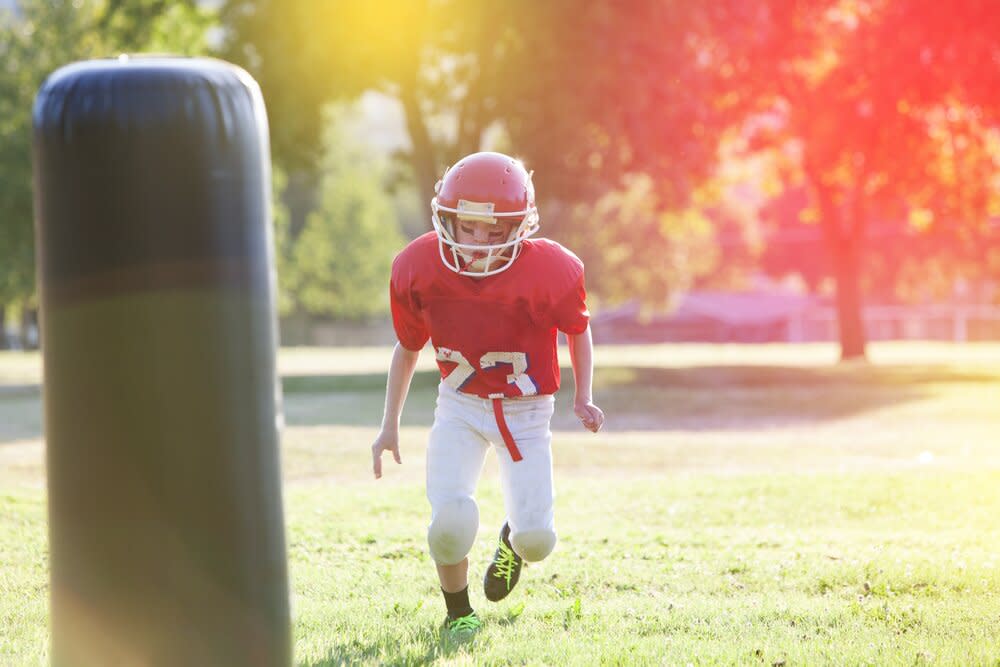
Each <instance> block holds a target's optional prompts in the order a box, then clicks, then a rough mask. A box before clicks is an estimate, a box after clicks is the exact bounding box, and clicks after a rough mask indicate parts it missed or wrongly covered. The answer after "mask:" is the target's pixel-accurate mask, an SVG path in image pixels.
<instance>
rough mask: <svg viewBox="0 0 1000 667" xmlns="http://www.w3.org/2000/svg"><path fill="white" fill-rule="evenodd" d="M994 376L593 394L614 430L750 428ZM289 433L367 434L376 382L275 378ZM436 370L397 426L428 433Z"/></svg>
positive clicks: (565, 424)
mask: <svg viewBox="0 0 1000 667" xmlns="http://www.w3.org/2000/svg"><path fill="white" fill-rule="evenodd" d="M998 380H1000V377H998V376H997V375H996V374H991V373H987V372H983V373H975V372H968V371H955V370H952V369H950V368H947V367H935V366H893V367H878V366H831V367H824V368H802V367H789V366H697V367H685V368H635V367H604V368H599V369H597V371H596V372H595V377H594V394H595V398H596V400H597V403H598V404H599V405H600V406H601V407H602V408H603V409H604V410H605V412H606V413H607V414H608V416H609V420H608V422H607V425H606V428H607V430H609V431H615V430H666V431H670V430H684V431H686V430H704V429H742V430H745V429H754V428H771V427H774V426H780V425H792V424H809V423H819V422H824V421H831V420H837V419H844V418H848V417H853V416H858V415H863V414H865V413H866V412H871V411H874V410H879V409H883V408H886V407H890V406H893V405H899V404H904V403H907V402H911V401H916V400H922V399H925V398H928V397H930V396H933V395H934V393H936V392H938V391H941V390H940V388H938V389H935V388H934V385H956V384H964V385H979V384H984V383H995V382H997V381H998ZM283 384H284V390H285V403H286V418H287V421H288V423H289V424H291V425H303V426H305V425H344V426H376V425H377V424H378V423H379V422H380V420H381V416H382V404H383V400H384V391H385V375H384V374H380V373H374V374H367V375H348V376H295V377H286V378H284V380H283ZM437 384H438V377H437V372H436V371H433V370H432V371H422V372H419V373H417V374H416V375H415V376H414V379H413V383H412V385H411V388H410V394H409V397H408V399H407V404H406V409H405V411H404V414H403V419H402V423H403V424H404V425H409V426H430V424H431V421H432V419H433V409H434V400H435V396H436V392H437ZM562 386H563V390H562V391H561V392H560V393H559V394H558V395H557V405H556V416H555V418H554V420H553V427H554V428H557V429H562V428H575V427H576V426H577V424H576V422H575V418H574V417H573V414H572V397H573V377H572V372H571V371H570V370H569V369H564V370H563V372H562Z"/></svg>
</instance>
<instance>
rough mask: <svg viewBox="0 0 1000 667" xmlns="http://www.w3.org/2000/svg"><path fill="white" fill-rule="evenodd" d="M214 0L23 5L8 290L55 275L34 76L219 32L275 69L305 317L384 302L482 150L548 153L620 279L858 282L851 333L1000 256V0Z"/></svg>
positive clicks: (284, 219) (1, 265)
mask: <svg viewBox="0 0 1000 667" xmlns="http://www.w3.org/2000/svg"><path fill="white" fill-rule="evenodd" d="M210 4H211V5H212V6H217V7H219V11H218V16H217V17H216V16H215V15H214V14H213V13H212V12H209V11H206V10H205V9H203V7H202V4H201V3H198V2H195V1H194V0H174V1H168V0H80V1H79V2H75V3H49V2H42V1H41V0H25V1H21V2H19V3H18V7H19V11H18V12H17V13H16V14H10V15H8V16H7V17H6V18H4V19H2V23H0V54H2V55H3V62H4V64H5V67H3V68H2V69H0V92H2V97H0V105H3V106H2V107H0V111H2V112H3V113H2V114H0V206H2V210H3V212H4V215H3V217H2V218H0V228H2V231H3V234H2V235H0V259H2V262H0V303H5V304H28V305H29V306H31V304H32V299H33V289H34V288H33V277H34V270H33V265H32V262H33V251H32V235H31V225H30V217H31V212H30V205H31V196H30V167H29V164H30V162H29V149H30V111H29V110H30V106H31V100H32V98H33V96H34V93H35V91H36V90H37V88H38V86H39V85H40V83H41V80H42V78H43V77H44V76H45V75H46V74H47V73H49V72H51V71H52V70H54V69H56V67H58V66H59V65H61V64H65V63H66V62H69V61H71V60H75V59H79V58H86V57H93V56H101V55H114V54H115V53H117V52H119V51H123V50H128V51H142V50H155V51H171V52H177V53H184V54H205V53H210V52H211V53H217V54H219V55H221V56H222V57H225V58H226V59H228V60H231V61H233V62H236V63H237V64H240V65H242V66H244V67H246V68H247V69H248V70H249V71H250V72H251V73H252V74H253V75H254V76H255V77H256V78H257V79H258V81H259V82H260V83H261V86H262V89H263V91H264V95H265V100H266V102H267V105H268V113H269V117H270V127H271V138H272V149H273V156H274V163H275V174H276V177H277V178H276V184H275V206H276V214H277V223H278V224H277V236H278V241H279V246H278V254H279V267H280V269H281V274H280V275H281V286H280V290H281V295H280V296H281V299H280V304H281V307H282V312H283V313H284V314H285V315H288V316H291V315H293V314H294V315H295V316H301V317H307V316H308V317H327V318H340V319H344V318H348V319H359V318H365V317H369V316H371V315H372V314H375V313H378V312H384V307H385V304H384V298H383V296H384V295H382V294H381V293H378V294H376V293H375V292H370V293H369V292H366V291H365V289H366V287H367V283H368V282H372V283H376V284H384V278H385V272H386V271H387V264H386V258H387V256H388V254H387V253H389V248H390V246H392V245H393V244H395V246H396V247H398V246H400V245H401V244H402V243H403V240H401V239H400V238H399V237H398V236H397V234H398V233H399V230H400V229H401V228H402V229H403V230H404V233H405V234H406V235H408V236H412V235H415V234H416V233H419V232H420V231H421V230H426V229H429V214H428V201H429V199H430V198H431V196H432V192H433V190H432V188H433V184H434V183H435V181H436V180H437V178H438V177H439V176H440V174H441V172H442V171H443V169H444V167H445V166H447V165H448V164H450V163H452V162H454V161H455V160H456V159H457V158H459V157H461V156H462V155H464V154H467V153H469V152H472V151H475V150H482V149H495V150H504V151H507V152H511V153H514V154H516V155H518V156H520V157H522V158H523V159H524V160H525V161H526V163H527V164H528V166H529V168H532V169H534V170H536V184H537V187H538V192H539V204H540V208H541V212H542V216H543V224H544V231H543V233H544V234H545V235H546V236H550V237H553V238H556V239H557V240H561V241H563V242H565V243H566V244H567V245H569V246H570V247H571V248H572V249H574V250H575V251H577V252H578V254H580V255H581V256H582V257H583V258H584V260H585V261H586V262H587V265H588V275H589V282H590V288H591V291H592V293H593V295H594V297H595V303H598V304H601V303H603V304H614V303H620V302H623V301H626V300H632V299H635V300H639V301H641V302H642V303H644V304H646V305H647V306H648V307H649V308H651V309H659V308H663V307H664V306H665V304H667V303H668V301H669V299H670V296H671V294H672V293H674V292H677V291H679V290H686V289H688V288H690V287H692V286H698V285H712V284H715V285H723V284H730V285H732V284H737V283H738V282H739V280H740V275H741V274H742V275H743V276H744V278H745V277H746V276H747V275H748V274H750V273H751V272H753V271H756V270H760V269H764V270H767V271H769V272H771V273H775V274H784V273H795V274H798V275H799V277H800V280H801V282H802V283H804V284H806V285H809V286H811V287H813V288H815V289H820V288H822V287H824V286H826V285H828V284H832V285H834V286H835V289H834V292H835V297H836V307H837V313H838V320H839V323H840V342H841V347H842V356H843V357H844V358H845V359H848V358H853V357H858V356H864V354H865V332H864V330H863V327H862V316H861V313H862V301H863V298H864V296H865V295H872V296H874V297H876V298H879V299H888V298H909V299H919V298H930V295H941V294H945V293H947V291H948V289H950V288H952V289H953V288H954V285H955V284H958V283H960V282H961V280H976V279H978V278H979V277H982V276H986V275H992V276H993V277H994V279H995V278H996V276H997V275H998V273H1000V256H998V255H1000V251H998V250H997V248H996V246H997V244H996V243H995V239H996V228H995V227H991V226H990V224H991V219H995V218H996V217H997V216H998V215H1000V204H998V202H997V198H998V195H997V193H998V190H1000V188H998V185H1000V183H998V173H1000V170H998V160H1000V158H998V155H1000V138H998V129H997V106H998V104H1000V93H998V91H1000V86H998V85H997V84H998V81H1000V74H998V73H1000V56H998V43H1000V39H998V38H997V35H998V34H1000V24H998V20H1000V18H998V17H1000V12H996V11H993V9H994V6H995V4H994V3H993V2H992V1H991V0H956V1H955V2H952V3H949V4H948V5H947V6H941V5H939V4H936V3H934V2H932V1H931V0H913V1H912V2H900V1H894V0H808V1H805V2H803V1H801V0H755V1H753V2H747V1H746V0H717V1H716V2H712V3H693V2H683V1H679V0H636V1H635V2H631V3H629V4H628V7H627V10H625V9H623V8H622V7H620V6H619V5H618V4H617V3H614V2H611V0H591V1H588V2H577V1H572V0H551V1H550V2H545V3H538V2H530V1H529V0H511V1H510V2H508V3H505V4H497V3H488V2H470V1H461V0H381V1H380V2H377V3H362V2H352V1H349V0H329V1H325V2H318V1H316V0H282V1H281V2H278V0H223V1H222V2H221V3H210ZM209 37H211V38H212V48H211V49H210V48H209V46H208V42H209ZM373 92H374V93H377V94H378V96H380V97H379V99H381V100H382V101H383V103H384V104H385V105H390V106H392V107H393V108H394V109H395V110H397V111H398V114H399V125H400V127H401V128H402V139H401V141H400V142H399V143H398V144H397V145H396V147H395V152H394V154H393V155H392V156H391V159H388V160H386V159H382V156H381V155H380V154H379V153H378V151H374V152H373V150H371V146H370V143H371V142H370V140H371V139H372V138H373V137H371V136H369V135H368V134H366V133H370V130H367V129H366V128H365V126H363V125H359V124H357V123H356V122H354V121H352V120H351V118H350V117H351V114H352V113H353V114H356V113H357V110H356V107H351V104H353V103H354V102H355V101H357V100H359V99H362V100H364V99H366V97H367V96H370V95H371V94H372V93H373ZM351 108H354V109H355V111H350V112H348V111H344V110H347V109H351ZM331 109H334V111H331ZM336 109H339V110H340V111H336ZM366 145H368V148H369V150H366V149H365V146H366ZM737 167H738V168H737ZM380 234H381V235H382V236H381V237H380V236H379V235H380ZM924 267H927V269H928V270H924ZM352 281H353V282H352ZM362 282H363V283H365V284H364V285H362ZM362 295H368V296H364V297H362ZM366 304H371V308H369V307H368V306H367V305H366ZM372 308H374V310H372Z"/></svg>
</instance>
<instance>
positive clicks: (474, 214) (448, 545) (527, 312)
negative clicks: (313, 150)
mask: <svg viewBox="0 0 1000 667" xmlns="http://www.w3.org/2000/svg"><path fill="white" fill-rule="evenodd" d="M435 192H436V196H435V197H434V199H433V200H432V201H431V217H432V222H433V225H434V231H433V232H428V233H426V234H424V235H423V236H421V237H419V238H417V239H415V240H414V241H412V242H411V243H410V244H409V245H407V246H406V248H404V249H403V251H402V252H400V253H399V255H397V257H396V259H395V261H394V262H393V265H392V277H391V280H390V286H389V291H390V301H391V307H392V319H393V325H394V327H395V330H396V335H397V336H398V338H399V342H398V343H397V345H396V347H395V350H394V352H393V357H392V362H391V364H390V367H389V375H388V380H387V384H386V396H385V415H384V417H383V419H382V428H381V431H380V433H379V435H378V437H377V438H376V440H375V443H374V444H373V445H372V463H373V469H374V472H375V477H376V479H377V478H379V477H381V476H382V452H384V451H389V452H392V455H393V458H394V459H395V461H396V463H400V462H401V460H400V455H399V416H400V412H401V410H402V408H403V402H404V401H405V399H406V394H407V391H408V390H409V386H410V380H411V379H412V377H413V370H414V367H415V365H416V362H417V356H418V355H419V353H420V350H421V348H423V347H424V345H425V344H426V342H427V340H428V339H430V341H431V343H432V344H433V346H434V350H435V352H436V355H437V363H438V366H439V368H440V371H441V384H440V386H439V390H438V399H437V409H436V410H435V412H434V425H433V426H432V428H431V433H430V438H429V442H428V444H427V498H428V500H429V501H430V505H431V520H430V525H429V526H428V529H427V542H428V545H429V546H430V553H431V556H432V558H433V559H434V562H435V563H436V565H437V572H438V577H439V579H440V583H441V590H442V592H443V593H444V599H445V605H446V606H447V610H448V615H447V618H446V621H445V623H446V626H447V627H448V628H449V629H450V630H453V631H465V630H475V629H477V628H478V627H479V626H480V624H481V623H480V619H479V618H478V617H477V616H476V613H475V612H474V611H473V609H472V606H471V604H470V602H469V589H468V571H469V560H468V557H467V556H468V554H469V551H470V550H471V549H472V545H473V543H474V541H475V539H476V534H477V532H478V530H479V508H478V506H477V505H476V500H475V497H474V496H475V490H476V484H477V482H478V481H479V476H480V473H481V471H482V468H483V462H484V460H485V456H486V452H487V450H488V449H489V448H490V446H491V445H492V446H493V447H494V448H495V450H496V453H497V457H498V460H499V467H500V478H501V483H502V488H503V497H504V508H505V511H506V515H507V519H506V521H505V522H504V524H503V526H502V527H501V529H500V537H499V539H498V543H497V549H496V553H495V554H494V556H493V562H492V563H490V565H489V566H488V568H487V570H486V574H485V577H484V580H483V587H484V592H485V595H486V598H487V599H488V600H491V601H498V600H501V599H503V598H504V597H506V596H507V594H508V593H510V591H511V590H512V589H513V588H514V586H515V585H516V584H517V581H518V578H519V576H520V573H521V565H522V563H523V562H524V561H529V562H534V561H540V560H542V559H543V558H545V557H546V556H548V555H549V553H550V552H551V551H552V549H553V548H554V547H555V544H556V532H555V524H554V519H553V487H552V451H551V441H552V433H551V431H550V430H549V421H550V419H551V417H552V413H553V405H554V397H553V394H554V393H555V392H556V390H557V389H558V388H559V363H558V360H557V357H556V336H557V331H562V332H564V333H565V334H566V336H567V339H568V341H569V351H570V359H571V362H572V366H573V377H574V380H575V384H576V397H575V400H574V404H573V411H574V413H575V414H576V416H577V417H578V418H579V419H580V421H581V422H582V423H583V425H584V427H586V428H587V429H589V430H591V431H593V432H595V433H596V432H597V431H599V430H600V428H601V426H602V425H603V423H604V413H603V412H602V411H601V409H600V408H598V407H597V406H596V405H594V402H593V396H592V395H591V378H592V375H593V355H592V343H591V335H590V324H589V318H590V314H589V312H588V311H587V306H586V303H585V297H586V292H585V290H584V279H583V263H582V262H581V261H580V260H579V259H578V258H577V257H576V255H574V254H573V253H572V252H570V251H569V250H567V249H566V248H564V247H563V246H561V245H559V244H558V243H556V242H554V241H549V240H546V239H530V238H529V237H530V236H532V235H533V234H534V233H535V232H536V231H537V230H538V211H537V210H536V208H535V191H534V186H533V185H532V182H531V174H530V173H529V172H528V171H527V170H525V168H524V165H523V164H521V162H520V161H518V160H515V159H513V158H511V157H508V156H506V155H503V154H500V153H488V152H485V153H474V154H472V155H469V156H467V157H465V158H463V159H462V160H460V161H459V162H458V163H457V164H455V165H454V166H453V167H451V168H450V169H448V170H446V171H445V174H444V176H443V177H442V179H441V180H440V181H439V182H438V183H437V186H436V187H435Z"/></svg>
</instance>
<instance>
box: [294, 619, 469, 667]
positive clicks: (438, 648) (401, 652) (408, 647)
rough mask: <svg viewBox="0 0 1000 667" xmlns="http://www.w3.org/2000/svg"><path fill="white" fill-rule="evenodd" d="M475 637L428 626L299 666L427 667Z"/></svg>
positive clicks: (344, 647)
mask: <svg viewBox="0 0 1000 667" xmlns="http://www.w3.org/2000/svg"><path fill="white" fill-rule="evenodd" d="M475 641H476V635H475V634H459V635H453V634H452V633H450V632H448V631H447V630H445V629H444V627H443V626H441V625H429V626H425V627H423V628H421V629H420V630H419V631H417V632H416V633H414V634H407V635H406V636H405V637H390V636H385V635H382V636H379V637H376V638H372V639H371V640H370V641H362V640H352V641H350V642H346V643H344V644H341V645H338V646H334V647H332V648H330V649H329V650H328V651H327V654H326V655H325V656H324V657H322V658H320V659H319V660H309V661H305V662H299V663H298V664H299V666H300V667H333V666H334V665H337V666H339V665H356V664H361V663H365V664H371V663H376V664H379V665H426V664H430V663H432V662H434V661H436V660H439V659H441V658H447V657H449V656H451V655H454V654H455V653H457V652H458V651H459V650H461V649H462V648H463V647H470V646H472V645H474V644H475Z"/></svg>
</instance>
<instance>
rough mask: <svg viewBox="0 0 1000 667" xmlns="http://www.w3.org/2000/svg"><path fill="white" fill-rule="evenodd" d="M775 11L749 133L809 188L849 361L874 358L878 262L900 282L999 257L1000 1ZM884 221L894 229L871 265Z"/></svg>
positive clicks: (749, 91) (746, 83) (789, 177)
mask: <svg viewBox="0 0 1000 667" xmlns="http://www.w3.org/2000/svg"><path fill="white" fill-rule="evenodd" d="M764 6H765V7H767V9H768V10H769V11H768V12H767V13H766V14H765V15H763V16H764V21H765V22H766V23H768V24H770V26H769V28H768V29H766V30H765V31H764V34H766V35H768V36H769V38H770V40H771V41H770V42H769V43H767V44H766V47H765V48H764V49H763V50H762V52H761V53H760V54H759V55H760V57H759V58H758V59H757V60H756V61H755V64H754V67H753V69H752V70H751V72H750V76H748V77H746V78H744V79H742V84H743V85H742V86H741V87H742V88H743V94H745V95H749V96H750V97H751V98H753V99H755V100H756V101H757V104H758V106H759V108H760V110H761V111H760V113H759V115H758V116H757V117H756V118H755V119H754V126H753V127H752V129H750V132H752V133H753V134H755V139H756V143H755V146H756V147H757V148H758V149H762V150H763V149H766V148H767V147H774V148H776V149H777V150H779V151H781V152H782V153H783V157H784V158H785V159H784V160H783V161H784V162H785V166H786V167H787V169H786V170H785V174H784V175H785V179H786V182H787V185H788V186H789V187H791V188H803V189H804V191H805V193H807V196H808V200H807V201H808V205H807V206H806V207H805V208H803V209H801V211H800V212H799V217H800V218H801V219H802V220H803V221H804V222H806V223H818V226H819V229H820V231H821V234H822V240H823V247H824V249H825V252H826V257H827V259H828V264H827V267H828V271H829V274H830V275H832V277H833V279H834V282H835V285H836V308H837V320H838V323H839V327H840V343H841V356H842V358H844V359H851V358H856V357H864V356H865V347H866V346H865V343H866V337H865V332H864V328H863V320H862V287H863V285H864V283H865V281H866V278H870V277H872V274H871V271H872V270H873V269H877V270H879V273H880V274H881V275H879V276H878V277H880V278H881V279H882V280H883V281H886V282H888V284H890V285H892V284H894V283H895V282H896V280H897V279H899V278H902V277H905V276H907V275H909V276H911V277H912V276H913V261H918V262H920V263H923V264H927V263H934V264H937V265H938V266H942V267H943V266H948V267H949V268H948V269H947V270H946V272H947V273H950V274H955V273H956V271H957V270H959V268H960V267H963V266H964V267H968V266H969V263H970V262H973V263H975V264H978V265H982V263H983V262H992V263H993V264H994V265H995V264H996V263H997V262H998V259H997V258H996V257H995V249H993V250H988V249H989V247H990V243H989V239H990V238H991V237H990V234H991V228H990V223H991V221H990V218H991V217H995V216H997V215H998V214H1000V199H998V197H997V185H998V176H997V175H998V169H1000V152H998V150H997V148H998V135H997V120H998V114H1000V39H998V35H1000V13H998V12H997V11H996V8H997V6H996V3H995V2H992V1H991V0H956V1H955V2H950V3H947V4H941V3H937V2H933V1H931V0H913V1H911V2H891V1H888V0H881V1H874V0H873V1H871V2H860V1H854V0H850V1H848V0H841V1H836V2H811V3H801V2H794V1H793V0H772V2H769V3H766V4H765V5H764ZM785 220H787V218H786V219H785ZM873 221H877V222H881V221H888V223H889V224H888V225H881V226H880V228H879V230H878V233H879V235H880V236H879V238H878V240H877V241H876V244H875V246H876V248H877V249H878V251H879V252H878V254H877V255H875V256H874V257H873V258H872V259H873V261H872V262H866V261H865V258H866V250H867V249H868V247H869V246H870V245H871V241H872V239H870V236H871V225H872V223H873ZM900 222H903V223H905V224H900ZM800 247H801V246H800ZM903 250H905V252H901V251H903ZM991 257H992V258H991ZM817 259H819V258H817V257H815V256H814V255H813V256H809V255H800V261H804V262H815V261H816V260H817ZM807 270H808V269H807ZM813 271H815V267H814V268H813ZM876 275H878V274H876ZM952 277H954V275H952ZM922 279H924V280H928V276H927V275H925V276H923V278H922ZM883 284H885V283H883Z"/></svg>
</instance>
